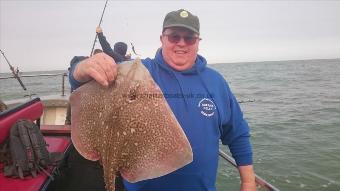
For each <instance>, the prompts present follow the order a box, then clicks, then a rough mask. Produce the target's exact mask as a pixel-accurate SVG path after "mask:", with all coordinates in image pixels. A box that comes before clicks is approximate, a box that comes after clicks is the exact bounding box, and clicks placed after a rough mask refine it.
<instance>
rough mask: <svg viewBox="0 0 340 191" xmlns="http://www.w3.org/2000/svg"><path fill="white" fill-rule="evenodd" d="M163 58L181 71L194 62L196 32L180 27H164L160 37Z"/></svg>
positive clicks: (196, 46) (197, 38)
mask: <svg viewBox="0 0 340 191" xmlns="http://www.w3.org/2000/svg"><path fill="white" fill-rule="evenodd" d="M160 40H161V42H162V54H163V57H164V60H165V62H166V63H167V64H169V65H170V66H171V67H172V68H174V69H175V70H178V71H183V70H186V69H189V68H191V67H192V66H193V65H194V64H195V60H196V57H197V51H198V45H199V41H200V39H199V36H198V34H196V33H194V32H192V31H190V30H188V29H185V28H180V27H171V28H167V29H165V31H164V32H163V34H162V35H161V37H160Z"/></svg>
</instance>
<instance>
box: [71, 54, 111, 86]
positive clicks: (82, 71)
mask: <svg viewBox="0 0 340 191" xmlns="http://www.w3.org/2000/svg"><path fill="white" fill-rule="evenodd" d="M73 77H74V79H75V80H77V81H78V82H83V83H84V82H88V81H90V80H92V79H94V80H96V81H97V82H98V83H99V84H101V85H103V86H108V85H109V84H110V83H112V82H113V81H114V80H115V79H116V77H117V64H116V62H115V61H114V60H113V59H112V58H111V57H110V56H108V55H107V54H105V53H98V54H95V55H93V56H91V57H90V58H88V59H85V60H83V61H82V62H80V63H79V64H78V65H77V66H76V68H75V70H74V72H73Z"/></svg>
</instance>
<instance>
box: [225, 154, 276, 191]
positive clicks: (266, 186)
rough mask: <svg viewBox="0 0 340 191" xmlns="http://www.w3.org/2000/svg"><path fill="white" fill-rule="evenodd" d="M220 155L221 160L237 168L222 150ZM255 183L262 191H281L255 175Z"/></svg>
mask: <svg viewBox="0 0 340 191" xmlns="http://www.w3.org/2000/svg"><path fill="white" fill-rule="evenodd" d="M219 155H220V157H221V158H223V159H224V160H225V161H227V162H228V163H229V164H231V165H232V166H234V167H236V168H237V165H236V162H235V160H234V159H233V158H232V157H231V156H229V155H228V154H227V153H225V152H223V151H222V150H221V149H220V150H219ZM255 181H256V185H257V186H259V187H260V188H261V189H265V190H268V191H280V190H279V189H278V188H276V187H275V186H273V185H272V184H270V183H269V182H267V181H266V180H264V179H263V178H261V177H260V176H259V175H257V174H255Z"/></svg>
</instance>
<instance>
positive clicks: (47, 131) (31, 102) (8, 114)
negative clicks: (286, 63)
mask: <svg viewBox="0 0 340 191" xmlns="http://www.w3.org/2000/svg"><path fill="white" fill-rule="evenodd" d="M41 76H62V79H63V80H62V84H61V87H62V88H61V93H60V95H50V96H41V97H37V96H36V95H35V96H29V97H26V98H22V99H14V100H7V101H5V104H6V105H7V106H8V107H9V109H7V110H5V111H3V112H0V144H1V143H2V142H3V141H4V139H5V136H8V129H9V128H10V126H11V125H12V124H14V123H15V121H16V120H17V119H20V118H23V117H24V118H28V119H31V120H34V121H36V123H37V124H39V125H40V130H41V132H42V133H43V135H44V138H45V140H46V142H47V144H48V145H49V147H48V150H49V151H59V152H63V153H64V154H65V156H67V154H68V152H69V150H70V148H72V142H71V139H70V125H65V119H66V115H67V107H68V97H69V94H66V93H65V80H66V76H67V74H66V73H59V74H40V75H22V76H20V77H22V78H25V77H41ZM10 78H16V77H15V76H8V77H0V80H2V79H10ZM219 155H220V157H221V159H222V160H225V161H227V162H228V163H230V164H231V165H232V166H234V167H235V168H236V167H237V165H236V163H235V161H234V160H233V158H232V157H230V156H229V155H228V154H226V153H225V152H224V151H222V150H220V152H219ZM2 166H3V165H2V164H0V169H1V167H2ZM47 170H48V171H49V173H50V174H52V175H54V176H58V175H57V174H55V172H57V167H53V168H49V169H47ZM255 176H256V184H257V188H258V190H260V191H262V190H263V191H279V189H278V188H276V187H275V186H274V185H272V184H270V183H269V182H268V181H266V180H265V179H263V178H261V177H260V176H258V175H255ZM53 179H54V178H53V177H50V176H47V175H46V174H43V173H40V174H39V175H38V177H36V178H32V177H28V178H25V179H24V180H22V179H14V178H7V177H4V175H3V172H0V191H8V190H16V191H24V190H25V191H44V190H48V189H49V186H50V185H51V182H52V181H53Z"/></svg>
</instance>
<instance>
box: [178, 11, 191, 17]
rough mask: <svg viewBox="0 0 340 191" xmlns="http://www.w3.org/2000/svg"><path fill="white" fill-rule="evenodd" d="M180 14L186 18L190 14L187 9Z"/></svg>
mask: <svg viewBox="0 0 340 191" xmlns="http://www.w3.org/2000/svg"><path fill="white" fill-rule="evenodd" d="M179 15H180V16H181V17H182V18H186V17H188V16H189V13H188V12H187V11H181V12H180V13H179Z"/></svg>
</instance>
